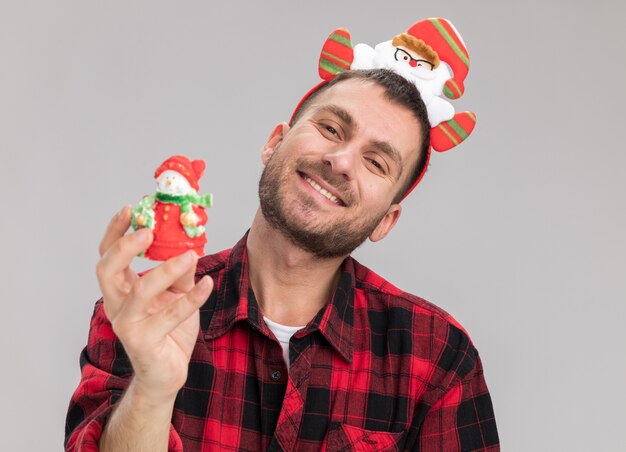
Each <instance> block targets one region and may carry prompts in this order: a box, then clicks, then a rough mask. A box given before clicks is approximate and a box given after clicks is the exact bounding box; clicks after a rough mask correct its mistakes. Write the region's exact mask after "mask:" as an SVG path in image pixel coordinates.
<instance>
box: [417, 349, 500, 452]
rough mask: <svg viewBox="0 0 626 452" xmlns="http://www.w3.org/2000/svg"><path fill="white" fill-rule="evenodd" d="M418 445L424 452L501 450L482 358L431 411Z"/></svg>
mask: <svg viewBox="0 0 626 452" xmlns="http://www.w3.org/2000/svg"><path fill="white" fill-rule="evenodd" d="M472 348H473V347H472ZM418 443H419V449H418V450H420V451H446V452H452V451H490V452H492V451H499V450H500V446H499V439H498V432H497V429H496V421H495V416H494V412H493V406H492V403H491V397H490V395H489V390H488V389H487V384H486V382H485V379H484V376H483V368H482V363H481V361H480V357H479V356H478V354H476V355H475V360H474V366H473V368H472V370H471V371H470V372H469V373H467V374H466V375H465V376H463V377H462V378H459V379H458V380H457V381H456V383H454V384H453V385H452V387H451V388H450V389H449V390H448V391H447V392H446V393H445V394H444V395H443V397H442V398H441V399H439V400H438V401H437V403H435V404H434V405H433V406H432V408H431V409H430V410H429V411H428V413H427V414H426V417H425V418H424V421H423V424H422V428H421V431H420V437H419V441H418Z"/></svg>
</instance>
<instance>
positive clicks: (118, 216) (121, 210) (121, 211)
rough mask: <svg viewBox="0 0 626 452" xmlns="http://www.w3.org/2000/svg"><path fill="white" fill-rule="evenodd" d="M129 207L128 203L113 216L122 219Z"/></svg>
mask: <svg viewBox="0 0 626 452" xmlns="http://www.w3.org/2000/svg"><path fill="white" fill-rule="evenodd" d="M127 207H128V206H127V205H126V206H124V207H122V208H121V209H120V210H119V212H117V213H116V214H115V216H114V217H113V218H114V219H115V220H120V219H121V218H122V217H123V216H124V211H125V210H126V208H127Z"/></svg>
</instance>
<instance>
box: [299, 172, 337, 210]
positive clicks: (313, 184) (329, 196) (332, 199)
mask: <svg viewBox="0 0 626 452" xmlns="http://www.w3.org/2000/svg"><path fill="white" fill-rule="evenodd" d="M298 174H299V175H300V177H301V178H302V179H304V180H305V181H306V182H307V183H308V184H309V185H310V186H311V187H313V188H314V189H315V191H317V192H318V193H319V194H320V195H322V196H324V197H325V198H326V199H328V200H329V201H330V202H332V203H334V204H337V205H338V206H344V207H345V204H344V202H343V201H342V200H341V199H339V198H337V197H336V196H335V195H333V194H332V193H331V192H329V191H328V190H326V189H325V188H323V187H322V186H320V184H318V183H317V182H315V181H314V180H313V179H311V178H310V177H309V176H307V175H306V174H304V173H301V172H298Z"/></svg>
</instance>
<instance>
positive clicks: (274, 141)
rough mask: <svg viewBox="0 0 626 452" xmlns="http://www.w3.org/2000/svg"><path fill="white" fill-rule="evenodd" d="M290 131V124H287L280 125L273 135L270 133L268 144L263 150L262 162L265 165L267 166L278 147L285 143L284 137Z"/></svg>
mask: <svg viewBox="0 0 626 452" xmlns="http://www.w3.org/2000/svg"><path fill="white" fill-rule="evenodd" d="M288 131H289V124H287V123H286V122H281V123H279V124H278V125H277V126H276V127H274V130H272V133H270V136H269V138H268V139H267V142H266V143H265V144H264V145H263V149H262V150H261V161H262V162H263V165H267V162H268V161H269V160H270V157H271V156H272V154H273V153H274V150H275V149H276V146H278V144H279V143H280V142H281V141H283V137H284V136H285V134H286V133H287V132H288Z"/></svg>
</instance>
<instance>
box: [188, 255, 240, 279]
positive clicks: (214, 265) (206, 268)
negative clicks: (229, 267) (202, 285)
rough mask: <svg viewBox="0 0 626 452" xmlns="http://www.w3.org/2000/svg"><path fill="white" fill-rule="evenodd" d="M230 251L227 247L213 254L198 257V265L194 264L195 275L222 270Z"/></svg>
mask: <svg viewBox="0 0 626 452" xmlns="http://www.w3.org/2000/svg"><path fill="white" fill-rule="evenodd" d="M231 251H232V248H229V249H226V250H222V251H220V252H218V253H215V254H207V255H206V256H203V257H201V258H200V259H198V265H197V266H196V277H200V276H203V275H206V274H211V273H216V272H219V271H220V270H223V269H224V267H226V263H227V261H228V258H229V256H230V253H231Z"/></svg>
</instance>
